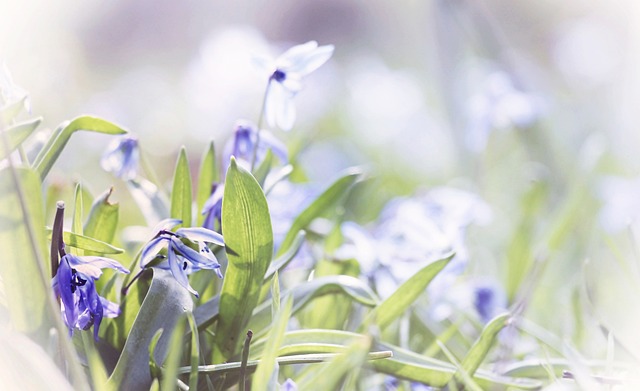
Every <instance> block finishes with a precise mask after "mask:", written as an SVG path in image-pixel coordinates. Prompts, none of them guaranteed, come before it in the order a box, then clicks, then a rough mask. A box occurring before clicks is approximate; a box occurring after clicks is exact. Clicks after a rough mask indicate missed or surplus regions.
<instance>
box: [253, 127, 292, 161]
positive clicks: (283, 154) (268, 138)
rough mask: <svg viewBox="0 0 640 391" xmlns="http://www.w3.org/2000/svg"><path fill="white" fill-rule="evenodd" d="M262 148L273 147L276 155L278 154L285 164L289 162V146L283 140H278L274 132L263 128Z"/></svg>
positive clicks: (261, 135) (261, 134) (272, 150)
mask: <svg viewBox="0 0 640 391" xmlns="http://www.w3.org/2000/svg"><path fill="white" fill-rule="evenodd" d="M260 139H261V140H262V141H261V142H260V148H264V149H271V152H273V154H274V155H276V156H277V157H278V158H279V159H280V161H281V162H282V163H284V164H287V163H289V151H288V150H287V146H286V145H284V144H283V143H282V141H280V140H278V139H277V138H276V136H274V135H273V133H271V132H269V131H267V130H263V131H262V133H260Z"/></svg>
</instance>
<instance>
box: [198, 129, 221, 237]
mask: <svg viewBox="0 0 640 391" xmlns="http://www.w3.org/2000/svg"><path fill="white" fill-rule="evenodd" d="M219 180H220V174H219V173H218V163H217V162H216V150H215V146H214V144H213V141H212V142H210V143H209V147H208V148H207V150H206V151H205V153H204V155H203V156H202V163H201V164H200V171H199V174H198V193H197V195H196V206H197V211H196V213H197V216H198V219H197V221H198V226H202V223H203V222H204V219H205V215H203V214H202V208H203V207H204V204H205V202H207V200H208V199H209V196H210V195H211V190H212V186H213V184H214V183H217V182H218V181H219Z"/></svg>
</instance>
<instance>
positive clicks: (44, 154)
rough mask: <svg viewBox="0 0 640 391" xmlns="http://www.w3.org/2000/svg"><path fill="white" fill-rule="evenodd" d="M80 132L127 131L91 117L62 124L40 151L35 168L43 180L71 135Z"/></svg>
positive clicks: (113, 132) (82, 117) (122, 132)
mask: <svg viewBox="0 0 640 391" xmlns="http://www.w3.org/2000/svg"><path fill="white" fill-rule="evenodd" d="M79 130H87V131H91V132H97V133H104V134H112V135H116V134H125V133H127V131H126V130H124V129H123V128H121V127H120V126H118V125H115V124H113V123H111V122H108V121H105V120H103V119H101V118H97V117H91V116H81V117H77V118H75V119H73V120H72V121H69V122H65V123H63V124H61V125H60V126H59V127H58V128H57V129H56V130H55V131H54V132H53V134H52V135H51V138H50V139H49V141H48V142H47V144H45V146H44V147H43V148H42V150H40V153H38V156H36V160H35V161H34V163H33V167H34V168H35V170H36V172H38V174H39V175H40V178H41V179H44V178H46V176H47V174H48V173H49V170H51V167H53V164H54V163H55V161H56V160H57V159H58V157H60V154H61V153H62V150H63V149H64V147H65V146H66V145H67V143H68V142H69V139H70V138H71V135H73V133H75V132H77V131H79Z"/></svg>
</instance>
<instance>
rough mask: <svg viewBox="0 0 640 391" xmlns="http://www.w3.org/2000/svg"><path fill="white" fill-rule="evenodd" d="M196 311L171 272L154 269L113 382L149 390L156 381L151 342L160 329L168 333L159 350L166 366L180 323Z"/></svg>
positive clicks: (158, 356) (123, 387)
mask: <svg viewBox="0 0 640 391" xmlns="http://www.w3.org/2000/svg"><path fill="white" fill-rule="evenodd" d="M192 309H193V301H192V299H191V295H190V294H189V292H188V291H187V290H186V289H184V288H183V287H182V286H181V285H180V284H178V282H177V281H176V279H175V278H174V277H173V275H172V274H171V272H169V271H167V270H162V269H153V280H152V282H151V286H150V287H149V291H148V292H147V295H146V297H145V298H144V302H143V303H142V306H141V307H140V312H139V313H138V316H137V317H136V320H135V322H134V324H133V327H132V328H131V332H130V333H129V336H128V337H127V342H126V343H125V345H124V349H123V351H122V354H121V355H120V359H119V360H118V363H117V364H116V367H115V370H114V371H113V374H112V375H111V377H110V378H109V382H111V383H112V384H113V385H114V386H117V387H118V389H121V390H140V389H148V388H149V387H150V386H151V380H152V379H151V375H150V374H149V344H150V343H151V339H152V338H153V336H154V334H155V333H156V332H157V331H158V330H159V329H163V330H164V332H163V333H162V336H161V337H160V340H159V341H158V344H157V346H156V349H155V360H156V362H158V363H159V364H161V365H162V363H164V361H165V358H166V356H167V353H168V350H169V347H170V344H169V340H170V338H171V335H172V332H173V329H174V327H175V325H176V323H177V321H178V320H179V319H180V317H183V316H184V315H185V314H186V313H187V312H189V311H192Z"/></svg>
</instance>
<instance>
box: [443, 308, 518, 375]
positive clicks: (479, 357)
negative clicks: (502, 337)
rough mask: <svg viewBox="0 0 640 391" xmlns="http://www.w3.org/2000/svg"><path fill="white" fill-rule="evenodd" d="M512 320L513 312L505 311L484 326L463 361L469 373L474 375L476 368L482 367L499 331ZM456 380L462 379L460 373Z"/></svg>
mask: <svg viewBox="0 0 640 391" xmlns="http://www.w3.org/2000/svg"><path fill="white" fill-rule="evenodd" d="M510 320H511V314H509V313H504V314H501V315H498V316H496V317H495V318H493V319H492V320H491V321H490V322H489V323H487V325H486V326H485V327H484V329H483V330H482V334H480V336H479V337H478V339H477V340H476V342H475V343H474V344H473V346H471V349H469V352H468V353H467V355H466V356H465V358H464V360H462V363H461V365H462V368H463V369H464V370H465V371H466V372H467V373H468V374H469V375H472V376H473V374H474V373H475V372H476V370H477V369H478V368H479V367H480V364H482V361H484V358H485V357H486V356H487V353H489V349H491V347H492V346H493V343H494V341H495V339H496V337H497V336H498V333H499V332H500V330H502V329H503V328H505V326H507V325H508V324H509V322H510ZM456 380H457V381H459V382H461V381H462V378H461V376H460V375H459V374H456Z"/></svg>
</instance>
